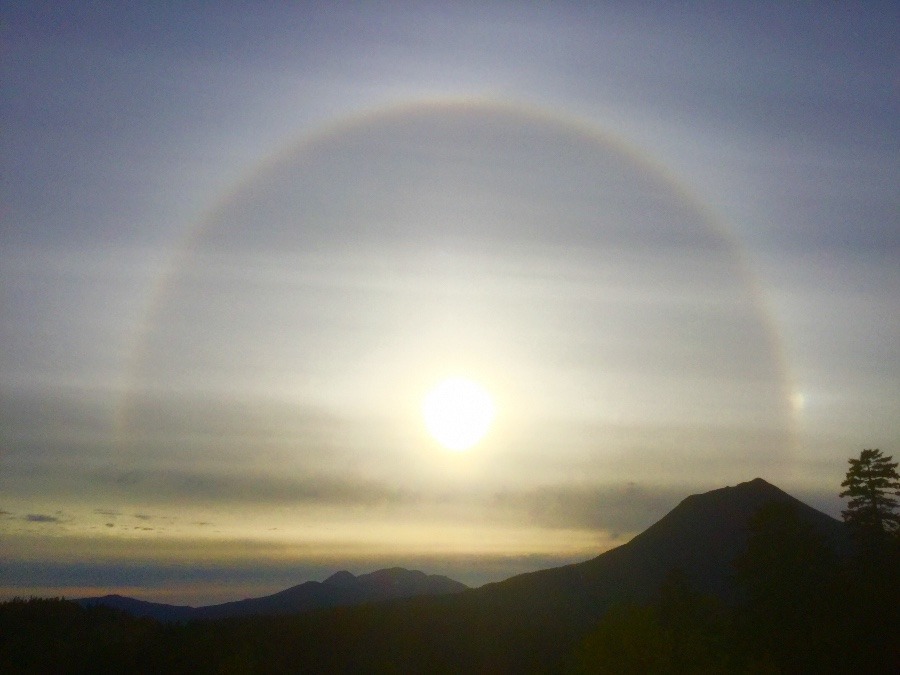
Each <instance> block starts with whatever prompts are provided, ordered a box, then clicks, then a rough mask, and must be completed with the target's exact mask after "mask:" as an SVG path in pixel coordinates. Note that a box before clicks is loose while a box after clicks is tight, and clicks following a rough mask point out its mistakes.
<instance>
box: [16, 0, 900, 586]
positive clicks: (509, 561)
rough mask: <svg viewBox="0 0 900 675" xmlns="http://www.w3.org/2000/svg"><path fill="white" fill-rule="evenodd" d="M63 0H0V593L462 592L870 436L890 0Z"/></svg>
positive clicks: (887, 366) (890, 234)
mask: <svg viewBox="0 0 900 675" xmlns="http://www.w3.org/2000/svg"><path fill="white" fill-rule="evenodd" d="M60 4H61V3H40V2H27V3H26V2H7V3H5V4H4V6H3V9H2V24H0V35H2V45H3V46H2V50H3V56H2V59H0V68H2V80H3V83H4V84H3V88H2V95H0V105H2V120H3V126H4V133H3V134H2V136H0V143H2V173H3V180H2V210H0V429H2V445H0V597H2V598H8V597H12V596H15V595H29V594H39V595H65V596H67V597H78V596H85V595H97V594H100V593H107V592H118V593H123V594H127V595H130V596H133V597H138V598H143V599H148V600H159V601H166V602H180V603H192V604H196V603H204V602H214V601H224V600H232V599H237V598H240V597H245V596H249V595H260V594H262V593H266V592H273V591H276V590H279V589H281V588H284V587H286V586H289V585H292V584H296V583H299V582H301V581H304V580H306V579H324V578H325V577H327V576H329V575H330V574H331V573H333V572H334V571H336V570H338V569H348V570H350V571H352V572H353V573H355V574H359V573H363V572H368V571H371V570H374V569H377V568H379V567H387V566H393V565H402V566H406V567H411V568H416V569H422V570H425V571H427V572H430V573H439V574H446V575H448V576H451V577H453V578H454V579H458V580H460V581H462V582H464V583H467V584H470V585H480V584H483V583H485V582H488V581H496V580H500V579H504V578H506V577H509V576H511V575H512V574H515V573H518V572H522V571H528V570H534V569H540V568H544V567H548V566H552V565H558V564H564V563H568V562H574V561H580V560H585V559H587V558H590V557H592V556H595V555H597V554H598V553H600V552H602V551H605V550H607V549H609V548H611V547H613V546H616V545H619V544H621V543H623V542H625V541H627V540H628V539H629V538H630V537H631V536H633V535H634V534H635V533H637V532H639V531H641V530H643V529H644V528H646V527H647V526H648V525H650V524H651V523H653V522H654V521H655V520H657V519H658V518H659V517H660V516H662V515H663V514H664V513H666V512H667V511H669V510H670V509H671V508H672V507H673V506H675V505H676V504H677V503H678V502H679V501H680V500H681V499H682V498H684V497H685V496H687V495H688V494H691V493H694V492H699V491H705V490H711V489H714V488H718V487H722V486H725V485H734V484H736V483H739V482H742V481H747V480H750V479H752V478H754V477H757V476H760V477H763V478H765V479H766V480H767V481H769V482H771V483H774V484H776V485H778V486H779V487H780V488H782V489H784V490H787V491H789V492H790V493H791V494H794V495H796V496H797V497H799V498H801V499H803V500H804V501H807V502H808V503H809V504H811V505H813V506H815V507H816V508H819V509H821V510H823V511H825V512H827V513H829V514H831V515H835V516H837V515H838V514H839V512H840V509H841V503H840V500H839V499H838V497H837V494H838V492H839V491H840V487H839V484H840V482H841V479H842V478H843V475H844V473H845V471H846V468H847V458H848V457H850V456H856V455H857V454H858V453H859V452H860V450H861V449H862V448H881V449H882V450H884V452H885V453H886V454H893V455H894V456H897V454H898V452H900V414H898V411H900V190H898V185H900V147H898V140H900V79H898V73H900V51H898V49H897V46H896V36H897V33H898V28H900V9H898V7H897V5H896V4H895V3H887V2H885V3H876V2H870V3H858V4H857V3H842V4H828V5H826V4H813V3H810V4H803V5H799V4H798V5H796V6H795V5H794V4H793V3H791V4H790V5H789V6H786V5H785V4H784V3H730V4H727V5H726V4H724V3H689V5H688V7H687V8H681V9H679V10H677V11H676V10H675V9H672V8H670V7H669V6H668V5H666V4H657V3H597V4H596V5H595V6H594V5H592V6H586V3H554V4H553V5H552V7H551V6H547V7H543V6H539V5H537V4H532V3H507V2H497V3H438V2H435V3H366V4H365V6H364V8H363V9H359V8H356V7H352V6H351V5H349V4H348V5H346V6H342V5H341V3H335V4H334V6H333V7H328V6H327V5H325V6H316V7H313V6H312V4H311V3H296V4H287V3H228V2H225V3H217V4H216V5H215V6H212V5H203V4H202V3H187V4H186V5H185V6H181V5H177V6H172V7H170V8H168V9H159V8H157V7H155V6H153V5H152V4H138V3H124V4H121V5H118V4H117V5H115V6H113V5H110V6H109V7H106V6H103V5H95V4H90V3H71V4H65V6H59V5H60ZM448 378H465V381H467V382H473V383H476V384H477V385H478V387H479V391H483V392H484V393H485V399H489V400H490V404H491V408H490V410H488V409H487V408H486V407H484V406H482V408H480V409H479V410H476V411H475V412H476V413H477V414H483V415H484V419H485V421H484V428H483V429H479V430H477V433H475V432H473V434H474V435H473V439H474V440H473V441H472V444H471V447H468V446H467V447H466V448H465V449H461V448H452V447H450V446H451V445H452V443H448V442H447V441H445V440H444V439H443V437H442V435H441V430H440V429H437V430H436V429H435V428H433V427H432V426H431V424H430V421H429V418H428V415H427V413H426V414H425V416H424V418H423V402H424V401H425V400H426V397H427V396H428V395H429V392H430V391H433V390H434V388H435V387H436V386H437V385H438V384H439V383H441V382H446V381H448ZM453 403H455V402H453V401H450V402H448V403H446V404H443V405H445V406H450V407H452V405H451V404H453ZM486 405H487V404H485V406H486ZM441 406H442V404H441V403H440V402H439V403H438V411H437V413H438V416H440V414H441V413H442V412H443V409H442V407H441ZM488 413H490V414H488ZM451 422H452V423H454V424H459V419H458V418H454V419H453V420H451ZM437 424H438V426H440V422H438V423H437ZM482 434H483V435H482Z"/></svg>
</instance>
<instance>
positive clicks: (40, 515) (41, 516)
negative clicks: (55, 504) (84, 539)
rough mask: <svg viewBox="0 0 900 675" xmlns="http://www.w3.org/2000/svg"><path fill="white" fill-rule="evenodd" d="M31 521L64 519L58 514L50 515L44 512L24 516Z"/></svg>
mask: <svg viewBox="0 0 900 675" xmlns="http://www.w3.org/2000/svg"><path fill="white" fill-rule="evenodd" d="M24 520H27V521H28V522H29V523H61V522H62V520H61V519H60V518H58V517H57V516H48V515H46V514H43V513H29V514H28V515H26V516H25V517H24Z"/></svg>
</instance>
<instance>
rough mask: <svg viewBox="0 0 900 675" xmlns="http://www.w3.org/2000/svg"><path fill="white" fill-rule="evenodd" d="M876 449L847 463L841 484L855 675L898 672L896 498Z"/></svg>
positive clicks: (898, 482)
mask: <svg viewBox="0 0 900 675" xmlns="http://www.w3.org/2000/svg"><path fill="white" fill-rule="evenodd" d="M892 459H893V458H892V457H885V456H884V455H882V453H881V451H880V450H863V451H862V452H861V453H860V455H859V458H858V459H850V460H849V462H850V468H849V469H848V470H847V478H846V480H844V482H843V483H841V486H842V487H845V488H846V490H844V491H843V492H841V494H840V496H841V497H849V498H850V501H849V503H848V504H847V509H846V510H845V511H844V512H843V515H844V521H845V522H846V523H847V525H848V527H850V531H851V533H852V534H853V537H854V539H855V540H856V544H857V548H856V555H855V556H854V559H853V560H852V563H851V565H850V566H849V567H848V576H847V579H846V589H845V597H846V600H847V602H846V612H847V615H848V618H849V620H850V622H851V632H852V638H851V639H852V640H853V641H855V642H856V643H858V644H860V645H865V646H866V648H865V649H859V650H858V659H857V663H856V664H854V665H855V667H854V668H853V670H854V671H855V672H871V673H876V672H879V673H880V672H891V673H895V672H900V668H898V666H900V643H898V641H897V634H898V632H900V583H898V582H897V580H898V576H897V571H898V570H900V536H898V535H900V514H898V513H897V512H896V509H897V499H896V498H895V495H897V494H898V493H900V478H898V475H897V462H892V461H891V460H892Z"/></svg>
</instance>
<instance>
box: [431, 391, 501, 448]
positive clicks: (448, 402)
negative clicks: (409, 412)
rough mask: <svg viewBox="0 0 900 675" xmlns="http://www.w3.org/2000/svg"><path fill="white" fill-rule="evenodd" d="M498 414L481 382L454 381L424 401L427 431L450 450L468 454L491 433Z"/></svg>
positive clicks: (432, 392) (433, 392) (432, 393)
mask: <svg viewBox="0 0 900 675" xmlns="http://www.w3.org/2000/svg"><path fill="white" fill-rule="evenodd" d="M495 414H496V410H495V408H494V401H493V399H492V398H491V395H490V394H489V393H488V391H487V390H486V389H485V388H484V387H482V386H481V385H480V384H478V383H477V382H473V381H472V380H468V379H466V378H463V377H451V378H448V379H446V380H442V381H441V382H439V383H438V384H437V385H436V386H435V387H434V389H432V390H431V391H429V392H428V394H427V395H426V396H425V398H424V400H423V401H422V417H423V419H424V420H425V427H426V428H427V429H428V432H429V433H430V434H431V435H432V436H433V437H434V439H435V440H436V441H437V442H438V443H440V444H441V445H443V446H444V447H445V448H447V449H448V450H454V451H458V452H459V451H463V450H468V449H469V448H471V447H472V446H473V445H475V444H476V443H478V441H480V440H481V439H482V438H484V436H485V434H487V432H488V430H489V429H490V426H491V423H492V422H493V421H494V415H495Z"/></svg>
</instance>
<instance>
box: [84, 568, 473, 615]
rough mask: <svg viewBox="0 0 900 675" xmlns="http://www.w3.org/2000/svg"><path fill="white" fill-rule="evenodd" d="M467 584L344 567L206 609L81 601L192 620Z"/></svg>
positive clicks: (291, 610) (452, 589) (293, 610)
mask: <svg viewBox="0 0 900 675" xmlns="http://www.w3.org/2000/svg"><path fill="white" fill-rule="evenodd" d="M467 588H468V586H466V585H465V584H463V583H460V582H459V581H454V580H453V579H450V578H448V577H445V576H440V575H436V574H431V575H429V574H425V573H424V572H420V571H418V570H407V569H404V568H402V567H392V568H389V569H382V570H377V571H375V572H370V573H369V574H361V575H360V576H354V575H353V574H351V573H350V572H348V571H346V570H341V571H339V572H336V573H334V574H332V575H331V576H330V577H328V578H327V579H325V581H322V582H319V581H306V582H304V583H302V584H298V585H297V586H292V587H290V588H286V589H285V590H283V591H279V592H277V593H273V594H272V595H267V596H263V597H260V598H247V599H244V600H236V601H233V602H226V603H222V604H218V605H207V606H204V607H189V606H184V605H167V604H164V603H156V602H145V601H143V600H136V599H134V598H128V597H124V596H121V595H105V596H102V597H94V598H83V599H80V600H78V601H77V602H78V603H79V604H81V605H85V606H89V605H103V606H105V607H111V608H113V609H119V610H122V611H124V612H127V613H129V614H131V615H133V616H139V617H143V616H146V617H151V618H154V619H158V620H160V621H188V620H191V619H223V618H228V617H236V616H250V615H276V614H297V613H300V612H308V611H311V610H315V609H326V608H330V607H344V606H351V605H359V604H363V603H367V602H380V601H384V600H396V599H401V598H412V597H418V596H422V595H440V594H444V593H459V592H460V591H463V590H466V589H467Z"/></svg>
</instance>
